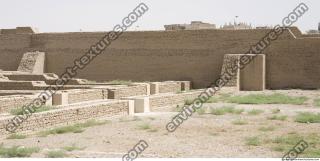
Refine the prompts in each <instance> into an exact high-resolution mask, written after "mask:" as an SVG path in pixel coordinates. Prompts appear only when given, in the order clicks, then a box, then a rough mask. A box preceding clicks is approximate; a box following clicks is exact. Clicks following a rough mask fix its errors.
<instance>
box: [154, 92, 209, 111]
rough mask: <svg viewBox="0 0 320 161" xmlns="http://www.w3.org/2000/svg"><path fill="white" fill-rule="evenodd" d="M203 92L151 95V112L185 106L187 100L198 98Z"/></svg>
mask: <svg viewBox="0 0 320 161" xmlns="http://www.w3.org/2000/svg"><path fill="white" fill-rule="evenodd" d="M201 92H203V91H202V90H197V91H190V92H183V93H177V94H173V93H168V94H159V95H151V96H150V98H149V103H150V111H151V112H155V111H163V110H166V109H168V108H171V107H173V106H176V105H180V104H184V101H185V100H187V99H191V100H193V99H195V98H197V97H198V96H199V95H200V94H201Z"/></svg>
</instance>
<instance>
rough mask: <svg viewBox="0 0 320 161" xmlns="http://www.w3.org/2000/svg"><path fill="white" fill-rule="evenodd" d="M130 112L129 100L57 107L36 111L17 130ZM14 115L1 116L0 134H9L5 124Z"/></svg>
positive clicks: (38, 128)
mask: <svg viewBox="0 0 320 161" xmlns="http://www.w3.org/2000/svg"><path fill="white" fill-rule="evenodd" d="M128 114H129V101H111V102H104V103H99V104H91V105H85V106H79V107H70V108H64V109H57V110H52V111H46V112H41V113H34V114H33V115H32V116H31V117H30V118H28V119H27V121H25V122H23V123H22V124H21V126H19V129H18V130H17V131H16V132H21V131H34V130H41V129H46V128H49V127H53V126H57V125H65V124H72V123H76V122H79V121H85V120H90V119H96V118H101V117H116V116H126V115H128ZM11 118H12V117H6V118H0V135H3V134H8V133H9V132H8V131H6V129H5V125H6V124H7V123H8V121H9V120H10V119H11Z"/></svg>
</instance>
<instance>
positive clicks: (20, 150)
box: [0, 145, 40, 158]
mask: <svg viewBox="0 0 320 161" xmlns="http://www.w3.org/2000/svg"><path fill="white" fill-rule="evenodd" d="M39 151H40V149H39V148H38V147H31V148H30V147H29V148H28V147H22V146H13V147H7V148H6V147H3V145H0V156H1V157H4V158H16V157H23V158H25V157H30V156H31V155H32V154H33V153H37V152H39Z"/></svg>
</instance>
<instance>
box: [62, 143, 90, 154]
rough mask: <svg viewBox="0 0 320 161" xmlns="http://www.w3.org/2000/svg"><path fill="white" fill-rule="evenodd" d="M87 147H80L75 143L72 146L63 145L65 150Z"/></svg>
mask: <svg viewBox="0 0 320 161" xmlns="http://www.w3.org/2000/svg"><path fill="white" fill-rule="evenodd" d="M85 148H86V147H78V146H76V145H75V144H73V145H72V146H65V147H62V149H63V150H65V151H69V152H70V151H74V150H83V149H85Z"/></svg>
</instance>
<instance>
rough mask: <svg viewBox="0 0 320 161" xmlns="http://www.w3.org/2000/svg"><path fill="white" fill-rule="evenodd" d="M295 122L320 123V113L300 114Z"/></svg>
mask: <svg viewBox="0 0 320 161" xmlns="http://www.w3.org/2000/svg"><path fill="white" fill-rule="evenodd" d="M295 122H299V123H320V113H317V114H314V113H310V112H300V113H299V114H298V115H297V116H296V117H295Z"/></svg>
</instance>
